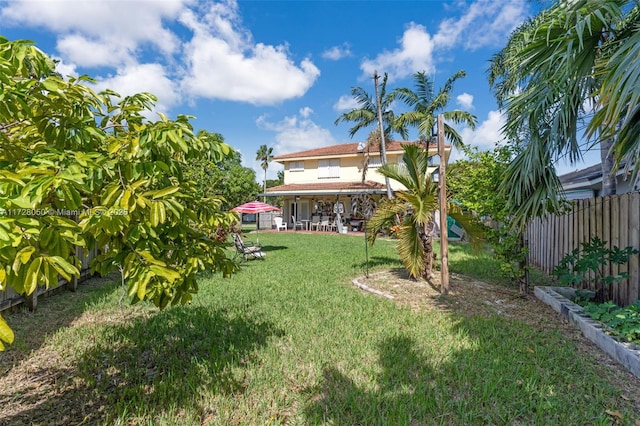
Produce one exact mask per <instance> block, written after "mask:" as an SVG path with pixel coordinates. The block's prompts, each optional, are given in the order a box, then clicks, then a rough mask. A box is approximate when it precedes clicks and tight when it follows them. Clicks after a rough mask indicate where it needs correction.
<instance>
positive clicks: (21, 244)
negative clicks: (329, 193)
mask: <svg viewBox="0 0 640 426" xmlns="http://www.w3.org/2000/svg"><path fill="white" fill-rule="evenodd" d="M54 71H55V64H54V62H53V61H52V60H51V59H50V58H48V57H47V56H46V55H45V54H44V53H43V52H42V51H40V50H38V49H37V48H36V47H34V46H33V45H32V44H31V43H30V42H26V41H16V42H10V41H8V40H6V39H4V38H0V94H1V95H0V96H1V97H2V98H3V99H2V102H0V208H2V211H3V213H4V214H3V215H2V216H1V217H0V289H1V290H4V289H6V288H7V287H11V288H13V289H14V290H15V291H17V292H18V293H20V294H23V295H29V294H32V293H33V292H34V291H35V290H36V287H37V286H38V285H46V286H49V285H56V284H57V283H58V277H59V276H62V277H63V278H65V279H67V280H70V279H72V277H73V276H79V270H78V267H79V266H80V265H81V262H80V259H79V258H78V257H77V256H76V255H75V250H73V249H72V248H73V246H80V247H83V248H85V249H87V248H90V247H100V248H101V254H100V255H99V256H97V257H96V258H95V259H94V261H93V263H92V265H91V268H92V270H93V271H96V272H98V273H100V274H106V273H108V272H110V271H112V270H114V269H119V270H120V271H121V273H122V279H123V285H125V288H126V292H127V294H128V296H129V297H130V298H131V302H132V303H135V302H137V301H141V300H149V301H151V302H153V303H154V304H155V305H156V306H158V307H160V308H163V307H165V306H167V305H168V304H169V303H171V304H176V303H187V302H189V301H190V300H191V297H192V295H193V294H194V293H196V292H197V289H198V286H197V282H196V275H197V273H198V272H199V271H203V270H219V271H222V272H223V273H224V274H230V273H231V272H233V271H234V270H236V269H237V264H235V263H234V262H232V261H231V260H230V259H228V258H227V257H226V255H225V250H224V246H225V243H223V242H219V241H213V240H211V239H209V238H208V235H209V234H210V232H208V231H207V230H215V229H216V228H217V227H218V226H230V225H231V224H232V223H233V222H235V221H236V220H237V216H236V215H234V214H228V213H224V212H223V211H221V209H220V204H221V200H220V199H217V198H212V199H206V198H202V197H199V196H197V194H196V191H195V186H194V183H193V182H191V181H188V180H187V179H185V177H184V175H183V171H182V167H183V165H184V164H185V162H186V161H188V160H189V159H192V158H211V159H214V160H221V159H223V158H224V157H225V156H227V155H229V153H230V152H231V148H230V147H229V146H228V145H226V144H224V143H222V142H219V141H212V140H208V139H200V138H198V137H197V136H196V135H195V134H194V132H193V129H192V126H191V124H190V123H189V119H188V117H186V116H182V115H180V116H178V117H177V119H175V120H170V119H168V118H167V117H165V116H163V115H160V119H159V120H158V121H149V120H147V119H146V118H145V115H146V114H148V113H149V111H150V110H151V109H152V107H153V104H154V102H155V97H154V96H153V95H151V94H146V93H142V94H136V95H132V96H127V97H124V98H122V97H120V96H119V95H118V94H117V93H115V92H113V91H105V92H102V93H99V94H96V93H95V92H93V91H92V90H91V89H90V88H89V87H88V86H86V85H85V84H84V83H85V82H91V81H92V80H91V79H89V78H88V77H80V78H71V77H70V78H69V79H68V80H64V79H62V78H61V77H59V76H58V75H56V74H55V72H54ZM202 228H207V230H204V229H202ZM0 340H3V341H5V342H9V341H11V340H12V333H11V331H10V330H9V328H8V326H7V324H6V323H5V322H4V321H3V320H1V319H0ZM0 343H1V342H0ZM0 349H2V345H1V344H0Z"/></svg>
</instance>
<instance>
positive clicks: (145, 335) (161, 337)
mask: <svg viewBox="0 0 640 426" xmlns="http://www.w3.org/2000/svg"><path fill="white" fill-rule="evenodd" d="M282 334H283V333H282V332H281V331H279V330H276V329H275V328H274V327H273V326H272V325H271V324H270V323H266V322H256V321H255V320H253V319H250V318H245V317H243V316H242V314H234V315H232V314H229V313H228V312H226V311H225V310H208V309H207V308H205V307H174V308H170V309H167V310H165V311H161V312H157V313H155V314H153V315H152V316H151V317H150V318H135V319H133V320H131V321H130V322H129V323H127V324H120V325H112V326H103V327H102V330H101V331H100V337H99V338H96V340H98V342H97V343H96V344H94V345H91V346H90V347H89V349H88V350H86V351H85V352H84V353H82V354H81V355H79V356H78V360H77V361H75V362H73V363H72V366H71V367H66V368H64V369H55V368H49V369H41V370H39V371H34V372H33V374H34V375H37V376H38V377H53V378H55V382H56V384H55V390H56V392H55V393H51V394H47V393H45V392H44V391H39V389H37V388H36V389H29V390H28V392H26V393H25V392H24V389H22V390H21V391H19V392H16V393H15V394H11V393H10V392H11V391H9V392H6V391H5V392H3V395H2V398H1V399H3V400H5V401H7V400H11V401H16V399H19V400H20V405H21V406H24V407H29V408H27V409H24V410H21V411H18V412H14V413H12V415H9V416H7V415H5V416H4V418H3V419H2V420H0V424H23V423H24V424H47V425H50V424H78V423H83V424H84V423H88V424H95V423H102V422H107V423H112V422H113V421H114V420H115V419H116V418H118V417H119V416H122V415H123V413H132V414H135V415H137V416H148V417H149V418H153V417H155V416H158V415H161V414H162V413H163V412H166V410H168V409H169V407H171V409H173V410H178V411H180V410H181V409H183V408H184V409H185V410H186V411H191V412H193V411H195V412H197V413H199V414H200V416H201V417H202V419H204V418H205V417H206V416H207V410H208V408H207V406H206V405H203V404H204V403H203V400H202V398H201V391H203V390H204V389H206V391H207V392H210V393H214V394H218V393H219V394H239V393H243V392H244V388H245V383H244V382H243V378H242V377H240V376H238V370H237V367H242V366H245V365H248V364H250V363H251V362H252V360H253V358H254V356H255V353H254V351H255V350H256V349H258V348H259V347H261V346H264V345H265V344H266V342H267V339H268V338H269V336H272V335H282ZM14 411H15V410H14Z"/></svg>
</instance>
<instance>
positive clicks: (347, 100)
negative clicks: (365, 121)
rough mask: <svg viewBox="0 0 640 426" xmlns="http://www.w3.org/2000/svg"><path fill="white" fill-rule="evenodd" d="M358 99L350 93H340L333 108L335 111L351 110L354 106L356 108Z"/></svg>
mask: <svg viewBox="0 0 640 426" xmlns="http://www.w3.org/2000/svg"><path fill="white" fill-rule="evenodd" d="M358 106H359V105H358V101H356V100H355V99H354V98H353V96H351V95H342V96H340V99H338V102H336V103H335V104H333V109H335V110H336V111H351V110H352V109H354V108H358Z"/></svg>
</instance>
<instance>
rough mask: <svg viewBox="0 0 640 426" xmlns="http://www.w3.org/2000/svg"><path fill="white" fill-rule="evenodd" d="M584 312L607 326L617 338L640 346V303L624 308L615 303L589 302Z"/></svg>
mask: <svg viewBox="0 0 640 426" xmlns="http://www.w3.org/2000/svg"><path fill="white" fill-rule="evenodd" d="M584 311H585V313H587V314H588V315H589V316H590V317H591V318H593V319H595V320H596V321H600V322H602V323H603V324H605V325H606V326H607V327H608V328H609V329H611V330H612V332H613V334H615V335H616V336H618V337H621V338H623V339H624V340H626V341H628V342H633V343H636V344H640V301H637V302H636V303H635V304H633V305H629V306H627V307H624V308H621V307H620V306H618V305H616V304H615V303H613V302H606V303H593V302H588V303H586V304H585V306H584Z"/></svg>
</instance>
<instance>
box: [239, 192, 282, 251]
mask: <svg viewBox="0 0 640 426" xmlns="http://www.w3.org/2000/svg"><path fill="white" fill-rule="evenodd" d="M231 211H232V212H236V213H261V212H273V211H276V212H279V211H280V208H278V207H276V206H272V205H271V204H267V203H263V202H262V201H250V202H248V203H244V204H241V205H239V206H238V207H234V208H232V209H231ZM258 229H260V226H259V221H258V220H256V234H257V233H258ZM257 240H258V236H257V235H256V242H257Z"/></svg>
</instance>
